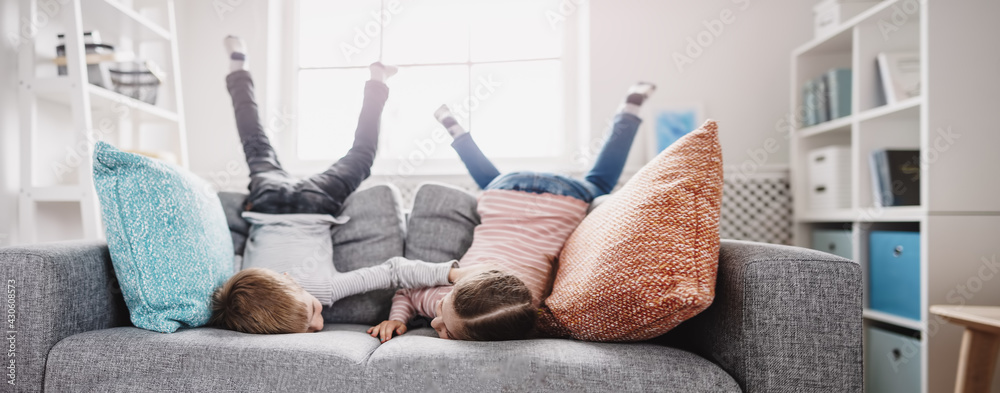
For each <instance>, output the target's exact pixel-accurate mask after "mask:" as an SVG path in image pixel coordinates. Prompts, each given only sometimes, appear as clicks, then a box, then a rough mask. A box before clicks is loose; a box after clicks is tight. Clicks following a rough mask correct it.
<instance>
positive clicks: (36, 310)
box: [0, 242, 129, 391]
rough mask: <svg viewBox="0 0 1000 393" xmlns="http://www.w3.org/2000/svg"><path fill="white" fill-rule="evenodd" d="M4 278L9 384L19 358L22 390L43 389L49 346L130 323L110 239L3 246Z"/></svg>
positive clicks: (0, 272)
mask: <svg viewBox="0 0 1000 393" xmlns="http://www.w3.org/2000/svg"><path fill="white" fill-rule="evenodd" d="M0 279H2V280H3V285H4V286H5V288H6V293H7V295H6V299H5V303H6V306H5V307H4V309H5V311H4V313H3V314H4V317H3V326H4V327H3V332H4V342H3V346H4V347H5V348H6V351H4V352H7V355H6V356H3V358H4V360H3V368H4V370H3V371H4V372H3V374H5V377H4V381H3V385H4V386H7V387H11V385H10V383H9V381H10V380H11V371H12V370H11V369H10V368H9V366H10V364H11V359H13V362H14V369H13V371H14V373H13V375H14V378H13V379H14V387H15V390H16V391H41V390H42V380H43V377H44V375H45V362H46V358H47V357H48V354H49V350H50V349H51V348H52V346H54V345H55V344H56V343H58V342H59V341H60V340H62V339H63V338H66V337H68V336H71V335H74V334H77V333H80V332H85V331H90V330H98V329H105V328H110V327H115V326H122V325H127V324H128V323H129V322H128V309H127V308H126V306H125V301H124V299H123V298H122V295H121V291H120V290H119V288H118V283H117V281H116V280H115V273H114V269H113V268H112V266H111V256H110V255H109V254H108V247H107V245H106V244H104V243H98V242H61V243H49V244H38V245H31V246H22V247H7V248H2V249H0ZM12 311H13V313H11V312H12ZM11 315H13V318H12V317H11Z"/></svg>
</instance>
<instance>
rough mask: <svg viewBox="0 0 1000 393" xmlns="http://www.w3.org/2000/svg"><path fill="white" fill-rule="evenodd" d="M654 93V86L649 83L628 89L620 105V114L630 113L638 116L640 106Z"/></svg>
mask: <svg viewBox="0 0 1000 393" xmlns="http://www.w3.org/2000/svg"><path fill="white" fill-rule="evenodd" d="M655 91H656V85H654V84H652V83H649V82H639V83H636V84H634V85H632V87H630V88H629V89H628V95H627V96H626V97H625V103H624V104H622V107H621V109H620V110H619V111H620V112H625V113H631V114H633V115H636V116H638V115H639V109H640V108H641V107H642V104H643V103H645V102H646V100H647V99H649V96H651V95H653V92H655Z"/></svg>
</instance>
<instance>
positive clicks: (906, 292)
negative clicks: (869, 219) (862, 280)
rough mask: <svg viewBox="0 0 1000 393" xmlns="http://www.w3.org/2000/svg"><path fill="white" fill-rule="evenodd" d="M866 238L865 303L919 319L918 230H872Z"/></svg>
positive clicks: (877, 308)
mask: <svg viewBox="0 0 1000 393" xmlns="http://www.w3.org/2000/svg"><path fill="white" fill-rule="evenodd" d="M869 239H870V241H869V244H868V252H869V258H868V267H869V269H868V283H869V287H868V300H869V303H870V304H869V307H870V308H871V309H873V310H878V311H882V312H887V313H891V314H895V315H898V316H901V317H906V318H910V319H913V320H917V321H919V320H920V309H921V305H920V233H919V232H895V231H872V233H871V235H870V238H869Z"/></svg>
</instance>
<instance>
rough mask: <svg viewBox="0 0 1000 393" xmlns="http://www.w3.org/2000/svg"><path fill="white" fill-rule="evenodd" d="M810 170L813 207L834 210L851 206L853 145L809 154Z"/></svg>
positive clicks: (810, 201)
mask: <svg viewBox="0 0 1000 393" xmlns="http://www.w3.org/2000/svg"><path fill="white" fill-rule="evenodd" d="M806 159H807V160H809V162H808V163H806V167H807V168H808V170H809V172H808V174H809V179H808V185H809V196H808V199H807V201H808V205H809V209H810V210H813V211H818V210H832V209H844V208H849V207H851V148H850V146H827V147H823V148H819V149H815V150H810V151H809V153H808V154H806Z"/></svg>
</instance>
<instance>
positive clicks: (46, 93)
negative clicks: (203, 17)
mask: <svg viewBox="0 0 1000 393" xmlns="http://www.w3.org/2000/svg"><path fill="white" fill-rule="evenodd" d="M73 87H74V86H73V85H72V83H71V82H70V81H69V79H68V78H65V77H62V78H39V79H36V80H35V82H34V90H35V92H36V94H38V97H39V98H41V99H45V100H47V101H52V102H57V103H60V104H69V101H70V96H69V95H68V94H66V93H67V92H68V91H71V89H72V88H73ZM86 90H87V93H88V94H89V95H90V100H91V103H90V105H91V107H93V109H95V110H101V109H112V110H114V109H116V107H117V106H124V107H127V108H129V109H132V110H134V111H135V112H137V113H133V114H138V115H140V116H142V117H143V118H144V119H145V120H161V121H166V122H170V123H177V122H178V119H179V118H178V116H177V113H176V112H173V111H171V110H168V109H164V108H161V107H158V106H156V105H150V104H147V103H145V102H142V101H139V100H137V99H134V98H131V97H126V96H124V95H121V94H118V93H115V92H113V91H111V90H108V89H105V88H102V87H98V86H94V85H91V84H87V87H86Z"/></svg>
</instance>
